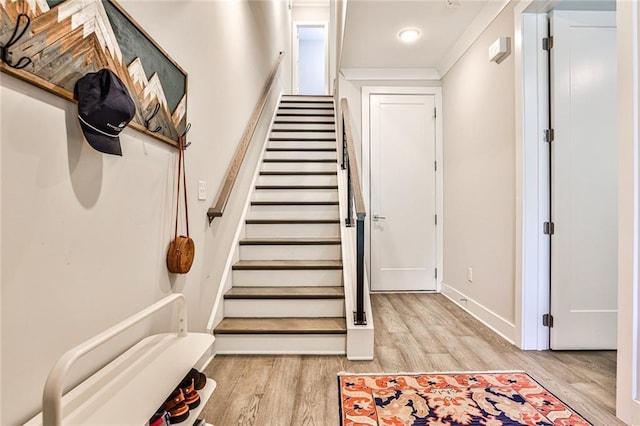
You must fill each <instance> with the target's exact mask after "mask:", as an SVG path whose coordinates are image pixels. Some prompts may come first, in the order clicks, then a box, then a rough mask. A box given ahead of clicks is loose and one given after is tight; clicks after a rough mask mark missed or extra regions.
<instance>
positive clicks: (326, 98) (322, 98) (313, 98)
mask: <svg viewBox="0 0 640 426" xmlns="http://www.w3.org/2000/svg"><path fill="white" fill-rule="evenodd" d="M282 100H283V101H293V102H301V101H305V102H326V103H327V104H328V105H332V104H333V96H331V95H282ZM329 102H331V104H329Z"/></svg>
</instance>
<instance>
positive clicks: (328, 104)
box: [280, 99, 333, 108]
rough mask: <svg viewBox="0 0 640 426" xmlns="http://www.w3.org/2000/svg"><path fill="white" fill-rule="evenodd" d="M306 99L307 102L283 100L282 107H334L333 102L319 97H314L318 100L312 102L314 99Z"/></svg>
mask: <svg viewBox="0 0 640 426" xmlns="http://www.w3.org/2000/svg"><path fill="white" fill-rule="evenodd" d="M289 100H291V99H289ZM294 101H295V99H294ZM305 101H307V102H282V103H281V104H280V108H282V107H285V108H333V102H324V101H323V100H317V99H314V101H316V102H311V101H312V99H308V100H305Z"/></svg>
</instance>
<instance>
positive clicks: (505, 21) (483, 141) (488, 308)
mask: <svg viewBox="0 0 640 426" xmlns="http://www.w3.org/2000/svg"><path fill="white" fill-rule="evenodd" d="M513 25H514V24H513V4H511V5H509V6H507V7H506V8H505V9H504V10H503V11H502V12H501V13H500V15H498V17H497V18H496V19H495V20H494V21H493V22H492V24H491V25H490V26H489V27H488V28H487V29H486V30H485V31H484V32H483V33H482V35H481V36H480V37H479V38H478V39H477V40H476V41H475V43H474V44H473V45H472V46H471V47H470V48H469V49H468V50H467V51H466V53H465V54H464V55H463V56H462V58H460V59H459V60H458V62H457V63H456V64H455V65H454V66H453V67H452V68H451V70H450V71H449V72H448V73H447V74H446V75H445V76H444V78H443V79H442V88H443V97H444V99H443V109H444V112H443V117H444V277H443V291H445V292H447V291H449V295H452V296H453V297H455V298H461V297H462V296H464V298H467V299H468V300H469V302H466V303H465V302H461V304H462V305H463V306H464V305H465V304H466V305H467V307H468V308H469V309H471V310H475V311H476V312H474V313H475V314H476V315H478V316H481V317H483V316H484V318H483V319H484V320H485V321H489V320H490V321H495V323H492V326H494V327H498V328H500V329H499V331H501V332H502V333H503V334H505V336H506V337H507V338H510V339H513V337H514V335H513V324H514V322H515V312H514V311H515V305H514V297H515V293H514V292H515V284H514V281H515V275H514V273H515V272H514V265H515V259H514V242H515V192H514V191H515V187H514V184H515V164H514V158H515V157H514V156H515V146H514V133H515V129H514V121H515V116H514V97H515V92H514V90H515V85H514V61H513V56H512V55H511V56H509V57H507V58H506V59H505V60H504V61H503V62H502V63H501V64H499V65H497V64H495V63H490V62H489V61H488V59H487V49H488V47H489V45H490V44H491V43H492V42H493V41H494V40H495V39H496V38H497V37H499V36H508V37H513V32H514V30H513ZM468 267H472V268H473V283H470V282H468V281H467V279H466V274H467V268H468Z"/></svg>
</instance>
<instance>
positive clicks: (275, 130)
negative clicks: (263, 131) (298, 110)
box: [271, 123, 336, 133]
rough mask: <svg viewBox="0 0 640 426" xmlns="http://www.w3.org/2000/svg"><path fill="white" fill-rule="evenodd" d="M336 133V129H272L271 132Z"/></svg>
mask: <svg viewBox="0 0 640 426" xmlns="http://www.w3.org/2000/svg"><path fill="white" fill-rule="evenodd" d="M297 124H299V123H297ZM293 132H295V133H335V132H336V129H307V128H302V129H271V133H293Z"/></svg>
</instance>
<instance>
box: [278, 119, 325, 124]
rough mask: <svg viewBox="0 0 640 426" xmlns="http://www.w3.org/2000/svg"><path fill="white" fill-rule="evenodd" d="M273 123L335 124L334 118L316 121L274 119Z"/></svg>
mask: <svg viewBox="0 0 640 426" xmlns="http://www.w3.org/2000/svg"><path fill="white" fill-rule="evenodd" d="M273 124H335V120H333V119H329V120H316V121H306V120H276V121H274V122H273Z"/></svg>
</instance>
